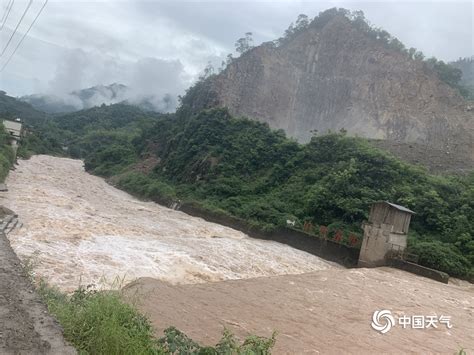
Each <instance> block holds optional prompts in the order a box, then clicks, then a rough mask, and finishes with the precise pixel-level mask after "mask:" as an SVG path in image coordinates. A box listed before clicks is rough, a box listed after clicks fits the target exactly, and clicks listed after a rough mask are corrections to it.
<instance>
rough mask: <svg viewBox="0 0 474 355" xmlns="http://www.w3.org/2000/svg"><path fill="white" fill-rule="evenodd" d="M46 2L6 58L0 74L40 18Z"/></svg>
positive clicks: (46, 2)
mask: <svg viewBox="0 0 474 355" xmlns="http://www.w3.org/2000/svg"><path fill="white" fill-rule="evenodd" d="M48 1H49V0H46V1H45V2H44V4H43V6H42V7H41V9H40V10H39V12H38V14H37V15H36V17H35V19H34V20H33V22H32V23H31V25H30V27H28V29H27V30H26V32H25V33H24V34H23V37H21V40H20V42H18V44H17V45H16V47H15V49H14V50H13V52H12V54H11V55H10V57H8V59H7V61H6V62H5V64H4V65H3V66H2V68H1V69H0V73H1V72H3V70H4V69H5V68H6V66H7V65H8V63H10V60H12V58H13V56H14V55H15V53H16V51H17V50H18V48H19V47H20V46H21V44H22V43H23V40H24V39H25V38H26V36H27V35H28V33H29V32H30V30H31V28H32V27H33V25H34V24H35V22H36V20H37V19H38V17H40V15H41V13H42V12H43V9H44V8H45V7H46V5H47V4H48Z"/></svg>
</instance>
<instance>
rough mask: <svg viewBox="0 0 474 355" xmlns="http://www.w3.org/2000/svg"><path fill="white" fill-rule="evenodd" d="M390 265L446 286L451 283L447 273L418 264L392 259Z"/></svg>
mask: <svg viewBox="0 0 474 355" xmlns="http://www.w3.org/2000/svg"><path fill="white" fill-rule="evenodd" d="M388 263H389V265H390V266H392V267H395V268H397V269H401V270H404V271H408V272H411V273H413V274H416V275H419V276H424V277H427V278H430V279H432V280H436V281H439V282H442V283H445V284H447V283H448V281H449V275H448V274H446V273H445V272H442V271H438V270H434V269H430V268H428V267H424V266H421V265H418V264H414V263H410V262H409V261H405V260H401V259H390V260H389V261H388Z"/></svg>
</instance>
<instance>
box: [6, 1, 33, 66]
mask: <svg viewBox="0 0 474 355" xmlns="http://www.w3.org/2000/svg"><path fill="white" fill-rule="evenodd" d="M32 3H33V0H30V2H29V3H28V6H27V7H26V9H25V11H24V12H23V15H21V18H20V21H18V24H17V25H16V27H15V30H14V31H13V33H12V35H11V36H10V38H9V39H8V42H7V44H6V46H5V48H3V50H2V53H0V58H1V57H2V56H3V55H4V54H5V51H6V50H7V48H8V46H9V45H10V42H11V41H12V39H13V36H15V33H16V31H17V30H18V27H20V24H21V22H22V21H23V19H24V18H25V15H26V13H27V12H28V10H29V9H30V7H31V4H32Z"/></svg>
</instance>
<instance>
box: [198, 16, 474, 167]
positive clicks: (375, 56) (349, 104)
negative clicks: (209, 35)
mask: <svg viewBox="0 0 474 355" xmlns="http://www.w3.org/2000/svg"><path fill="white" fill-rule="evenodd" d="M203 87H205V90H207V91H208V92H209V93H210V95H208V97H209V96H210V97H212V99H209V100H208V101H207V102H206V103H205V104H204V106H226V107H228V108H229V110H230V112H231V113H232V114H234V115H244V116H247V117H250V118H254V119H257V120H259V121H263V122H267V123H268V124H269V125H270V127H272V128H275V129H283V130H285V131H286V132H287V134H288V135H289V136H292V137H295V138H296V139H298V140H299V141H301V142H307V141H309V139H310V138H311V136H312V135H313V134H314V133H317V134H322V133H326V132H328V131H339V130H341V129H344V130H346V131H347V132H348V133H349V134H351V135H358V136H362V137H367V138H375V139H384V140H391V141H398V142H417V143H422V144H426V145H428V146H430V147H433V149H436V150H438V151H443V152H444V153H445V154H448V155H449V154H456V155H457V156H458V157H459V156H460V157H463V158H465V159H466V161H470V162H473V161H474V141H473V137H474V111H472V108H471V107H470V106H469V104H468V102H467V101H465V100H464V99H463V98H462V97H461V96H460V95H459V93H458V92H457V91H456V90H455V89H453V88H451V87H449V86H448V85H446V84H444V83H443V82H441V81H440V80H439V79H438V77H437V75H436V74H435V73H434V72H432V71H431V70H429V69H427V68H426V67H425V66H424V65H423V63H422V62H421V61H417V60H412V59H410V58H408V56H407V55H406V54H404V53H403V52H400V51H397V50H395V49H391V48H389V47H387V46H384V45H383V44H382V43H380V42H379V41H377V40H374V39H373V38H370V37H369V36H368V35H367V34H366V33H364V32H363V31H361V30H359V29H358V28H356V27H355V26H353V24H352V23H351V22H350V21H349V20H348V19H347V18H345V17H344V16H335V17H334V18H333V19H331V20H330V21H329V22H328V23H326V24H325V26H324V27H322V28H317V27H315V26H311V25H310V26H309V27H308V28H307V29H305V30H304V31H301V32H300V33H299V34H298V35H296V36H295V37H294V38H292V39H291V40H289V41H286V42H285V43H284V44H282V45H280V46H275V45H273V44H271V43H270V44H263V45H261V46H259V47H256V48H253V49H252V50H250V51H248V52H246V53H245V54H243V55H242V56H241V57H240V58H238V59H237V60H234V61H233V62H232V63H231V64H230V65H229V66H228V67H227V68H226V69H225V70H224V71H223V72H222V73H220V74H219V75H217V76H214V77H212V78H210V79H209V82H208V83H207V84H206V85H204V86H203ZM204 96H206V95H203V94H202V93H201V94H200V97H201V98H202V97H204ZM192 106H194V107H196V104H195V103H194V104H193V105H192ZM197 106H199V105H197Z"/></svg>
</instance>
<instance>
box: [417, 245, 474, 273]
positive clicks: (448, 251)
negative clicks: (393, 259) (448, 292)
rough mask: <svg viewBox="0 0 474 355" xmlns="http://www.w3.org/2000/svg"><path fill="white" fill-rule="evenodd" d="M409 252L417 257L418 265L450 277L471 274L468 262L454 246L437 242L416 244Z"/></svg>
mask: <svg viewBox="0 0 474 355" xmlns="http://www.w3.org/2000/svg"><path fill="white" fill-rule="evenodd" d="M409 251H410V252H411V253H414V254H416V255H418V256H419V259H418V263H419V264H420V265H423V266H426V267H430V268H433V269H437V270H440V271H444V272H446V273H448V274H449V275H451V276H466V275H468V274H469V273H471V272H472V271H471V266H470V263H469V261H468V260H467V259H466V258H465V257H464V256H462V255H461V253H460V252H459V251H458V250H457V248H455V247H454V246H452V245H450V244H447V243H441V242H438V241H428V242H418V243H415V244H414V245H412V246H410V247H409Z"/></svg>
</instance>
